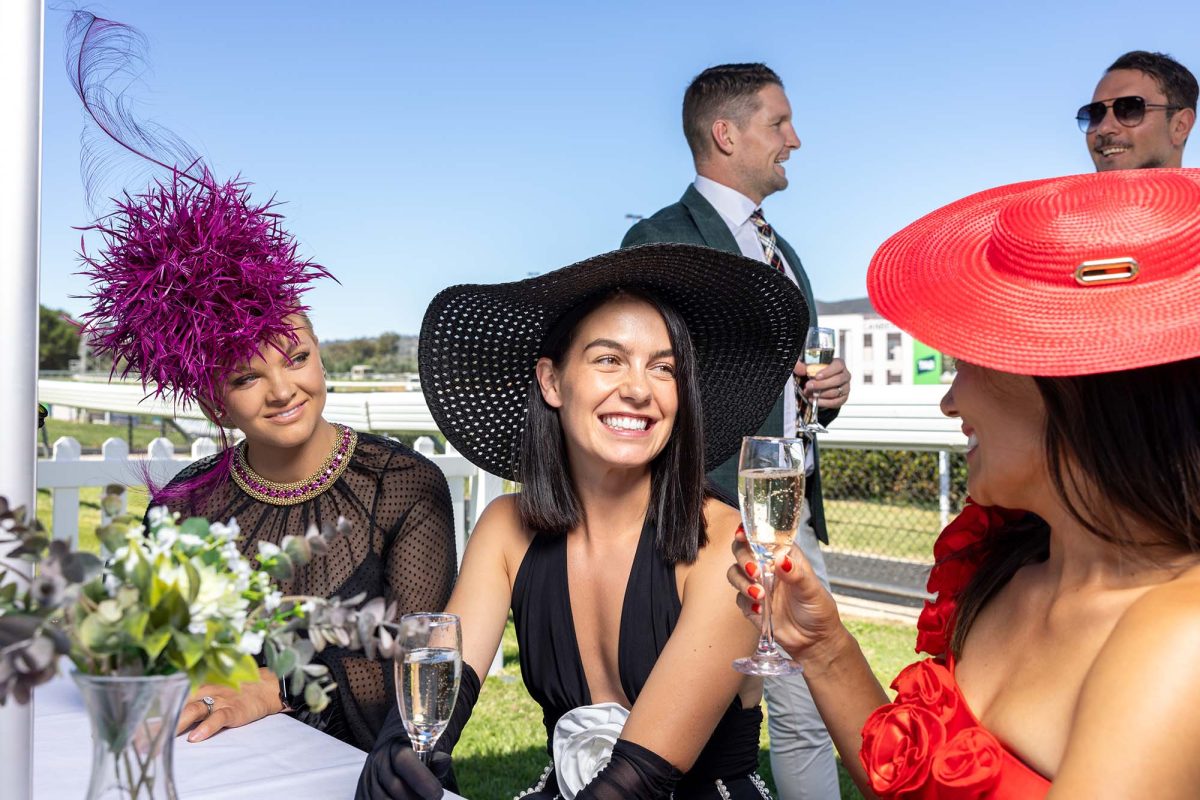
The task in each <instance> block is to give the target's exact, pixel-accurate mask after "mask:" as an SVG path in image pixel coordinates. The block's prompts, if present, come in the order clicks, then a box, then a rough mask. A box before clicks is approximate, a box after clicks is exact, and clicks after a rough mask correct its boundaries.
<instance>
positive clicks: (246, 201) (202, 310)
mask: <svg viewBox="0 0 1200 800" xmlns="http://www.w3.org/2000/svg"><path fill="white" fill-rule="evenodd" d="M206 178H207V176H206ZM210 181H211V179H210V178H209V179H206V180H205V181H203V182H197V181H196V180H194V179H192V178H191V177H189V176H188V175H186V174H184V173H181V172H177V171H176V172H173V173H172V175H171V178H170V179H169V180H166V181H156V182H155V183H154V185H152V186H151V187H150V188H149V189H148V190H147V191H146V192H144V193H143V194H139V195H134V196H130V195H128V194H127V195H125V197H124V199H122V200H118V201H117V211H116V212H114V213H113V214H110V215H109V216H107V217H104V218H102V219H101V220H99V221H97V222H96V223H94V224H93V225H90V226H88V227H87V228H85V230H93V231H97V232H98V233H100V234H101V236H102V237H103V240H104V246H103V248H102V249H101V250H100V251H99V252H98V253H97V254H96V255H88V254H87V253H86V252H85V253H84V254H83V262H84V265H85V269H84V270H83V271H82V274H83V275H85V276H86V277H88V278H90V279H91V285H92V292H91V293H90V294H89V295H88V298H89V299H90V300H91V301H92V307H91V310H90V311H88V312H86V313H85V314H83V315H82V321H83V326H84V327H83V330H84V332H85V334H86V335H87V336H88V339H89V343H90V344H91V346H92V347H93V348H95V349H96V350H97V351H98V352H99V353H101V354H111V355H113V356H114V361H113V372H114V373H116V372H117V371H120V374H121V377H126V376H127V375H129V374H130V373H134V374H136V375H138V376H139V377H140V378H141V381H142V386H143V388H146V387H147V386H148V385H149V384H151V383H153V384H154V387H155V388H154V390H153V393H154V394H155V395H162V394H165V393H168V392H170V393H172V394H173V395H174V397H175V400H176V402H179V403H181V404H182V405H188V404H190V403H191V402H193V401H196V400H199V401H200V402H201V403H202V404H204V405H205V406H207V407H209V408H211V409H219V408H220V401H219V398H220V396H221V387H222V386H223V385H224V382H225V381H226V379H227V378H228V377H229V374H230V372H231V371H232V370H233V369H234V368H235V367H236V366H237V365H240V364H245V363H249V362H250V361H251V360H252V359H254V358H255V357H256V356H257V355H258V352H259V349H260V348H261V347H262V346H263V345H264V344H268V345H275V346H278V345H276V343H277V342H280V341H284V340H290V341H295V339H296V334H295V332H294V327H295V325H294V321H292V320H289V319H288V317H290V316H292V315H294V314H298V313H303V312H305V311H307V310H308V307H307V306H305V305H303V304H302V303H301V295H302V293H303V292H305V291H306V290H307V289H308V288H309V287H308V286H307V284H308V283H309V282H310V281H312V280H313V279H315V278H318V277H332V276H330V275H329V273H328V271H326V270H325V268H324V267H322V266H320V265H318V264H314V263H313V262H311V261H308V260H303V259H300V258H298V257H297V255H296V243H295V240H294V239H293V238H292V237H291V236H290V235H289V234H288V233H287V232H286V231H284V230H283V228H282V226H281V217H280V216H279V215H278V214H276V213H274V212H273V211H272V209H273V208H274V206H275V203H274V202H273V201H269V202H267V203H264V204H261V205H259V204H255V203H253V202H252V201H251V199H250V196H249V194H248V192H247V190H246V187H247V184H246V183H245V182H243V181H238V180H233V181H229V182H227V183H224V184H220V185H217V184H215V183H212V182H210Z"/></svg>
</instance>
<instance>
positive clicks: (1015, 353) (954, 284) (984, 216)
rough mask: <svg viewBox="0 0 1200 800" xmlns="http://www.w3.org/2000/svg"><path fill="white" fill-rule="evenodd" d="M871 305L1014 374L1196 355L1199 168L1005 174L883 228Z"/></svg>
mask: <svg viewBox="0 0 1200 800" xmlns="http://www.w3.org/2000/svg"><path fill="white" fill-rule="evenodd" d="M867 290H868V292H869V293H870V296H871V302H872V304H873V305H874V306H875V309H876V310H877V311H878V312H879V313H880V314H882V315H883V316H884V317H886V318H887V319H889V320H891V321H892V322H894V323H895V324H896V325H897V326H898V327H900V328H901V329H903V330H905V331H907V332H908V333H911V334H912V335H913V336H914V337H915V338H917V339H918V340H920V341H922V342H924V343H925V344H927V345H929V346H930V347H933V348H935V349H937V350H940V351H942V352H943V353H946V354H948V355H951V356H954V357H956V358H960V359H963V360H964V361H968V362H971V363H973V364H977V365H979V366H983V367H989V368H991V369H996V370H1002V371H1004V372H1010V373H1016V374H1020V375H1044V376H1068V375H1089V374H1094V373H1100V372H1116V371H1120V370H1126V369H1134V368H1138V367H1148V366H1153V365H1155V364H1165V363H1168V362H1171V361H1182V360H1184V359H1189V358H1195V357H1197V356H1200V169H1150V170H1126V171H1116V172H1102V173H1096V174H1089V175H1072V176H1068V177H1063V178H1050V179H1045V180H1037V181H1028V182H1025V183H1015V184H1011V185H1009V186H1001V187H999V188H996V189H989V190H988V191H985V192H980V193H978V194H974V195H971V196H970V197H966V198H964V199H962V200H959V201H957V202H954V203H951V204H950V205H948V206H945V207H944V208H940V209H938V210H937V211H934V212H933V213H931V214H928V215H927V216H925V217H922V218H921V219H919V220H917V221H916V222H914V223H913V224H911V225H909V226H908V227H907V228H905V229H904V230H902V231H900V232H899V233H897V234H895V235H894V236H892V237H891V238H890V239H888V240H887V241H886V242H884V243H883V245H882V246H881V247H880V248H879V250H878V251H877V252H876V253H875V257H874V258H873V259H872V260H871V266H870V269H869V270H868V272H867Z"/></svg>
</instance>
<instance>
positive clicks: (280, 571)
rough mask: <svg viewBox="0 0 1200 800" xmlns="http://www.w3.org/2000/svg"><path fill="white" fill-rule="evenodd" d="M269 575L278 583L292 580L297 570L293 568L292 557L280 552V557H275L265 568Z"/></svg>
mask: <svg viewBox="0 0 1200 800" xmlns="http://www.w3.org/2000/svg"><path fill="white" fill-rule="evenodd" d="M265 569H266V571H267V574H268V575H270V576H271V577H272V578H274V579H275V580H277V581H286V580H291V578H292V575H293V574H294V573H295V569H294V568H293V566H292V557H291V556H289V555H288V554H287V553H285V552H283V551H280V553H279V555H277V556H275V558H274V560H273V561H272V562H271V563H270V564H269V565H268V566H266V567H265Z"/></svg>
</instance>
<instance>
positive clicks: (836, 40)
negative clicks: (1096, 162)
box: [42, 0, 1200, 338]
mask: <svg viewBox="0 0 1200 800" xmlns="http://www.w3.org/2000/svg"><path fill="white" fill-rule="evenodd" d="M752 7H756V8H758V9H759V13H758V14H757V16H754V17H751V16H749V15H748V14H746V13H745V12H742V14H741V15H734V14H732V13H731V10H732V9H748V8H752ZM89 8H90V10H92V11H93V12H95V13H97V14H99V15H101V16H106V17H109V18H112V19H116V20H119V21H122V22H126V23H129V24H131V25H133V26H135V27H137V28H139V29H141V30H142V32H143V33H144V34H145V35H146V36H147V38H148V39H149V42H150V46H151V50H150V64H151V66H152V70H151V71H150V72H149V73H148V74H147V75H146V76H145V87H144V90H143V91H141V92H139V97H140V98H141V99H142V108H143V109H144V111H145V112H146V114H147V115H149V116H151V117H153V118H154V119H155V120H156V121H158V122H159V123H161V124H163V125H166V126H167V127H170V128H171V129H173V130H174V131H175V132H176V133H178V134H180V135H182V136H183V137H184V138H185V139H187V140H188V141H189V142H190V143H191V144H192V145H193V146H194V147H196V149H197V150H199V151H200V153H201V154H203V155H204V156H205V157H206V158H207V160H208V161H209V163H210V164H211V165H212V166H213V167H214V168H215V170H216V172H217V174H218V175H219V176H221V177H231V176H232V175H234V174H235V173H239V172H240V173H241V174H242V175H243V176H244V177H245V178H247V179H249V180H251V181H253V182H254V184H255V186H256V189H255V195H256V197H263V198H265V197H267V196H269V195H270V194H272V193H274V194H276V195H277V197H278V198H279V199H280V200H283V201H286V205H285V206H284V207H283V209H282V210H283V213H284V214H285V215H286V216H287V218H288V227H289V229H290V230H291V231H292V232H293V233H294V234H295V235H296V237H297V239H298V240H299V242H300V244H301V250H302V252H303V253H304V254H306V255H308V256H311V257H313V258H314V259H316V260H317V261H318V262H320V263H322V264H324V265H326V266H327V267H329V269H330V270H331V271H332V272H333V273H334V274H335V275H337V276H338V278H339V279H340V280H341V285H340V286H339V285H337V284H333V283H331V282H327V283H326V284H323V285H321V286H320V287H319V288H318V289H315V290H314V291H313V292H312V293H311V294H310V295H309V299H310V302H311V304H312V305H313V307H314V310H315V321H316V325H317V330H318V332H319V333H320V334H321V335H322V336H323V337H325V338H345V337H350V336H360V335H374V334H378V333H381V332H383V331H386V330H393V331H398V332H401V333H415V332H416V331H417V330H418V329H419V327H420V321H421V316H422V314H423V313H424V309H425V306H426V305H427V304H428V302H429V300H430V299H431V298H432V297H433V295H434V294H436V293H437V291H438V290H440V289H441V288H443V287H445V286H448V285H450V284H454V283H470V282H495V281H504V280H516V279H520V278H523V277H525V276H526V275H527V274H528V273H530V272H541V271H546V270H549V269H553V268H555V267H559V266H563V265H565V264H568V263H572V262H574V261H577V260H579V259H582V258H586V257H588V256H590V255H594V254H596V253H600V252H603V251H606V250H611V249H613V248H615V247H616V246H617V245H618V243H619V242H620V239H621V236H622V235H623V233H624V231H625V229H626V228H627V227H628V225H629V221H628V220H626V219H625V218H624V215H625V214H627V213H637V214H650V213H652V212H653V211H655V210H657V209H658V208H660V207H661V206H663V205H666V204H667V203H670V202H674V201H675V200H676V199H678V197H679V195H680V194H681V193H682V191H683V189H684V187H685V186H686V184H687V182H688V181H690V180H691V178H692V175H693V171H692V165H691V159H690V156H689V154H688V151H687V147H686V145H685V144H684V141H683V135H682V133H681V131H680V123H679V104H680V101H681V98H682V94H683V90H684V88H685V87H686V86H687V84H688V82H689V81H690V79H691V78H692V77H693V76H694V75H695V74H696V73H697V72H699V71H700V70H702V69H703V68H704V67H706V66H709V65H712V64H718V63H724V62H733V61H764V62H766V63H767V64H769V65H770V66H771V67H773V68H774V69H775V70H776V71H777V72H778V73H779V74H780V75H781V76H782V78H783V80H784V83H785V85H786V87H787V91H788V95H789V97H790V99H791V101H792V105H793V108H794V110H795V117H796V128H797V131H798V133H799V135H800V138H801V141H802V143H803V145H802V148H801V149H800V151H799V152H798V153H796V154H794V155H793V156H792V159H791V161H790V163H789V169H788V173H789V177H790V180H791V186H790V187H789V188H788V189H787V191H785V192H782V193H780V194H776V195H774V196H772V197H770V198H768V199H767V201H766V202H765V203H764V209H765V211H766V213H767V218H768V219H769V220H771V221H772V223H773V224H774V225H775V226H776V227H777V229H778V230H779V231H780V232H781V233H782V234H783V235H784V236H786V237H787V238H788V240H789V241H790V242H791V243H792V244H793V245H794V246H795V248H796V249H797V251H798V252H799V254H800V256H801V258H802V259H803V261H804V264H805V267H806V268H807V270H808V273H809V275H810V277H811V278H812V282H813V286H814V289H815V292H816V295H817V297H818V298H820V299H823V300H838V299H843V298H847V297H856V296H861V295H863V294H865V288H864V287H865V285H864V281H865V275H866V268H867V264H868V262H869V261H870V258H871V255H872V253H873V252H874V251H875V248H876V247H878V245H879V244H880V243H881V242H882V241H883V240H884V239H885V238H887V236H888V235H890V234H891V233H893V232H895V231H896V230H898V229H899V228H901V227H903V226H904V225H905V224H906V223H908V222H910V221H912V220H913V219H915V218H916V217H918V216H920V215H921V214H923V213H925V212H927V211H930V210H931V209H933V208H936V207H938V206H940V205H942V204H944V203H947V202H949V201H951V200H954V199H956V198H958V197H960V196H963V195H965V194H969V193H971V192H973V191H977V190H980V189H984V188H987V187H989V186H993V185H998V184H1003V183H1009V182H1014V181H1019V180H1026V179H1031V178H1039V177H1045V176H1049V175H1059V174H1067V173H1074V172H1087V171H1090V170H1091V161H1090V160H1089V158H1088V155H1087V152H1086V150H1085V148H1084V143H1083V136H1082V135H1081V134H1080V133H1079V131H1078V128H1076V126H1075V122H1074V119H1073V117H1074V112H1075V109H1077V108H1078V107H1079V106H1080V105H1081V104H1082V103H1084V102H1086V101H1088V100H1090V99H1091V92H1092V89H1093V87H1094V86H1095V83H1096V81H1097V80H1098V79H1099V77H1100V75H1101V74H1102V72H1103V69H1104V67H1105V66H1107V64H1108V63H1110V62H1111V61H1112V59H1113V58H1115V57H1116V56H1117V55H1119V54H1120V53H1122V52H1124V51H1126V50H1130V49H1150V50H1163V51H1166V52H1169V53H1171V54H1172V55H1174V56H1175V57H1176V58H1178V59H1179V60H1180V61H1182V62H1183V63H1184V64H1186V65H1188V66H1189V67H1190V68H1191V69H1192V70H1193V71H1194V72H1200V36H1198V35H1197V32H1198V31H1200V3H1195V2H1159V3H1128V2H1110V1H1109V0H1094V1H1092V2H1086V3H1085V2H1061V3H1056V2H1045V0H1042V2H1008V3H974V2H955V3H950V2H945V3H896V2H888V3H883V2H872V3H864V2H860V3H856V2H844V3H814V2H785V3H778V4H769V3H768V4H759V5H757V6H752V5H750V4H734V3H728V2H724V3H708V2H687V3H682V2H677V3H652V2H645V1H643V2H608V3H600V2H565V1H563V0H560V1H559V2H547V3H521V2H507V3H501V2H491V3H485V2H476V3H465V2H451V1H447V2H433V3H430V2H423V3H411V2H366V0H363V1H361V2H339V3H330V2H328V0H324V1H323V2H318V1H316V0H313V1H309V0H293V1H292V2H276V1H272V2H264V1H262V0H255V1H252V0H238V1H237V2H227V1H226V0H208V2H204V3H192V4H186V5H185V4H183V3H178V2H163V0H156V1H155V2H149V0H109V2H103V3H94V4H91V5H89ZM66 20H67V14H66V13H65V12H60V11H54V10H50V11H48V12H47V15H46V49H45V58H46V69H45V103H44V120H43V127H44V134H43V136H44V142H43V185H42V204H43V205H42V208H43V210H42V302H43V303H45V304H47V305H49V306H52V307H56V308H65V309H67V310H68V311H71V312H76V313H77V312H79V311H81V310H82V308H83V304H82V302H81V301H79V300H74V299H71V298H70V295H76V294H80V293H82V292H83V291H84V290H85V288H86V286H85V283H84V282H83V281H82V280H81V279H80V278H78V277H76V276H75V275H74V274H73V273H74V272H75V271H76V269H77V268H78V267H77V263H76V260H75V252H76V250H77V249H78V245H79V236H80V235H79V232H78V231H75V230H72V227H71V226H73V225H80V224H84V223H86V222H87V221H88V220H89V213H88V210H87V206H86V205H85V203H84V201H83V192H82V188H81V182H80V178H79V132H80V130H81V128H82V124H83V123H82V116H81V114H82V112H81V111H80V108H79V103H78V100H77V99H76V98H75V96H74V95H73V93H72V91H71V88H70V85H69V84H68V82H67V79H66V75H65V71H64V68H63V42H62V30H63V27H64V25H65V22H66ZM1184 164H1185V166H1197V165H1200V143H1193V144H1192V145H1191V151H1190V152H1189V153H1188V154H1187V155H1185V158H1184Z"/></svg>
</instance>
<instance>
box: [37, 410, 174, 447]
mask: <svg viewBox="0 0 1200 800" xmlns="http://www.w3.org/2000/svg"><path fill="white" fill-rule="evenodd" d="M143 419H144V420H145V419H150V418H149V417H144V418H143ZM60 436H71V437H73V438H75V439H77V440H78V441H79V444H80V445H81V446H83V447H85V448H86V447H96V448H98V447H100V446H101V445H103V444H104V442H105V441H106V440H107V439H110V438H113V439H120V440H122V441H127V440H128V438H129V428H128V427H127V426H125V425H101V424H97V423H91V422H66V421H64V420H60V419H47V420H46V437H47V438H48V439H49V441H50V446H51V447H53V446H54V442H55V440H57V439H58V438H59V437H60ZM159 436H162V427H161V426H159V425H154V424H150V423H146V424H141V425H134V426H133V449H134V451H135V452H145V450H146V447H147V446H148V445H149V444H150V442H151V440H153V439H157V438H158V437H159ZM167 438H168V439H170V440H171V442H172V443H173V444H174V445H175V451H176V452H186V451H187V449H188V448H189V447H190V444H189V443H188V441H187V439H185V438H184V437H183V436H182V435H181V434H180V433H179V431H177V430H175V429H174V428H172V427H171V426H170V425H168V426H167ZM41 439H42V437H41V436H40V434H39V436H38V440H39V441H41Z"/></svg>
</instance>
